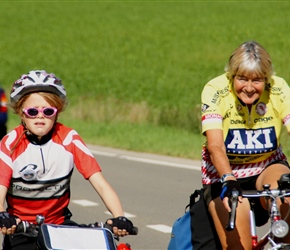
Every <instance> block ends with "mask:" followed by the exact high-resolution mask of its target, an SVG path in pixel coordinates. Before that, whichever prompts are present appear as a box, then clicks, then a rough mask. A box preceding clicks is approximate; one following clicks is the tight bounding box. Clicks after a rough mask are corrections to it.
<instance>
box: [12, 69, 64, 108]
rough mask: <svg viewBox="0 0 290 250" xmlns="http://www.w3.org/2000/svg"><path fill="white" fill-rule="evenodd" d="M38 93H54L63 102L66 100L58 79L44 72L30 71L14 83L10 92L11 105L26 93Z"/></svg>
mask: <svg viewBox="0 0 290 250" xmlns="http://www.w3.org/2000/svg"><path fill="white" fill-rule="evenodd" d="M38 91H43V92H50V93H54V94H56V95H58V96H59V97H60V98H62V99H63V100H65V99H66V91H65V88H64V86H63V85H62V82H61V80H60V79H59V78H57V77H56V76H55V75H54V74H53V73H47V72H46V71H45V70H32V71H30V72H29V73H28V74H24V75H22V76H21V77H20V79H18V80H16V81H15V82H14V84H13V86H12V90H11V92H10V100H11V103H15V102H18V101H19V100H20V99H21V98H22V97H23V96H24V95H26V94H28V93H32V92H38Z"/></svg>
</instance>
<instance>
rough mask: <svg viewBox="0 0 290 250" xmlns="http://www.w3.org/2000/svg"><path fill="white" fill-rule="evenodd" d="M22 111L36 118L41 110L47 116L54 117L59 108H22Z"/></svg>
mask: <svg viewBox="0 0 290 250" xmlns="http://www.w3.org/2000/svg"><path fill="white" fill-rule="evenodd" d="M22 111H23V113H25V114H26V115H27V116H28V117H30V118H35V117H36V116H37V115H38V113H39V112H41V113H42V114H43V115H44V116H45V117H52V116H54V115H55V114H56V113H57V109H56V108H53V107H49V108H43V109H37V108H27V109H22Z"/></svg>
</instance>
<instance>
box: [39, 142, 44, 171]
mask: <svg viewBox="0 0 290 250" xmlns="http://www.w3.org/2000/svg"><path fill="white" fill-rule="evenodd" d="M40 154H41V160H42V167H43V172H42V173H43V174H44V173H45V163H44V157H43V151H42V147H41V146H40Z"/></svg>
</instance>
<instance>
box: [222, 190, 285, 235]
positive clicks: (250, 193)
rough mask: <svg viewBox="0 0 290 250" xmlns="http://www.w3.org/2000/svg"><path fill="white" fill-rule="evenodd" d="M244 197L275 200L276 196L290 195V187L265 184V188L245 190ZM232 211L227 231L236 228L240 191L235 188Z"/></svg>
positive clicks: (281, 197)
mask: <svg viewBox="0 0 290 250" xmlns="http://www.w3.org/2000/svg"><path fill="white" fill-rule="evenodd" d="M242 197H243V198H260V197H269V198H271V199H273V200H275V199H276V198H280V199H283V198H284V197H290V189H270V186H269V185H264V190H262V191H259V190H243V194H242ZM229 205H230V207H231V212H229V222H228V225H227V226H226V230H227V231H231V230H233V229H234V228H235V219H236V208H237V206H238V191H236V190H233V191H232V195H231V198H230V200H229Z"/></svg>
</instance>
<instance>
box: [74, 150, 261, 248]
mask: <svg viewBox="0 0 290 250" xmlns="http://www.w3.org/2000/svg"><path fill="white" fill-rule="evenodd" d="M88 146H89V148H90V149H91V151H92V153H93V154H94V156H95V157H96V159H97V161H98V162H99V164H100V165H101V167H102V170H103V174H104V176H105V177H106V179H107V180H108V181H109V182H110V184H111V185H112V186H113V187H114V189H115V190H116V192H117V193H118V195H119V197H120V199H121V202H122V205H123V208H124V211H125V213H126V216H127V217H128V218H130V219H131V220H132V221H133V223H134V225H135V226H137V227H138V229H139V233H138V235H137V236H126V237H123V238H121V239H120V242H127V243H129V244H130V245H131V246H132V250H138V249H140V250H141V249H151V250H153V249H155V250H161V249H162V250H163V249H167V246H168V242H169V240H170V232H171V227H172V225H173V223H174V221H175V220H176V219H177V218H178V217H180V216H181V215H182V214H183V213H184V208H185V206H186V205H187V204H188V202H189V196H190V194H191V193H192V192H193V191H194V190H195V189H197V188H200V187H201V176H200V162H199V161H193V160H188V159H182V158H175V157H166V156H161V155H154V154H146V153H138V152H131V151H126V150H118V149H111V148H106V147H99V146H93V145H88ZM71 189H72V196H71V204H70V206H69V208H70V210H71V211H72V213H73V220H75V221H77V222H79V223H93V222H96V221H98V222H105V221H106V219H108V218H110V217H111V215H110V214H108V211H107V209H106V207H105V206H104V205H103V203H102V201H101V199H100V198H99V197H98V195H97V193H96V192H95V191H94V189H93V188H92V186H91V185H90V184H89V182H88V181H86V180H85V179H84V178H83V177H82V176H81V175H80V174H79V173H78V171H77V170H75V171H74V174H73V179H72V185H71ZM266 230H267V229H262V230H259V231H258V232H259V234H260V235H261V234H263V233H264V232H265V231H266Z"/></svg>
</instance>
